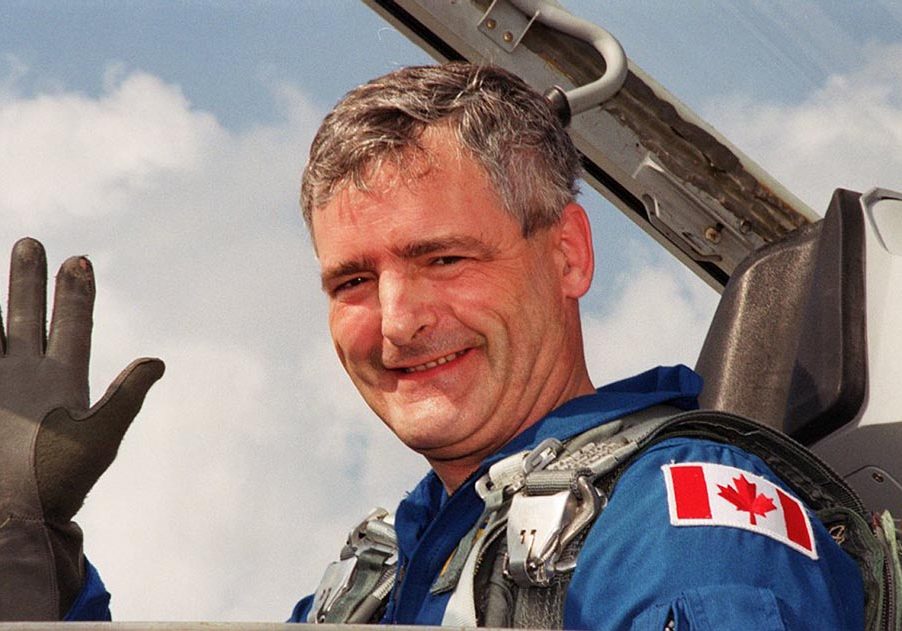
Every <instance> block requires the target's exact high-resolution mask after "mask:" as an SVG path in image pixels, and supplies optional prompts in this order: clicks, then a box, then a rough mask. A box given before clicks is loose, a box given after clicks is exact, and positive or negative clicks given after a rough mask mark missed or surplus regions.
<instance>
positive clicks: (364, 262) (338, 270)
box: [320, 256, 376, 290]
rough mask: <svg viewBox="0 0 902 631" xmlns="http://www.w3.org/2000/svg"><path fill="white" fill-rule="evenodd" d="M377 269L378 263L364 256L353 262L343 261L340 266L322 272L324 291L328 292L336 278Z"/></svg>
mask: <svg viewBox="0 0 902 631" xmlns="http://www.w3.org/2000/svg"><path fill="white" fill-rule="evenodd" d="M374 269H376V261H375V259H373V258H372V257H370V256H364V257H361V258H359V259H354V260H351V261H342V262H341V263H339V264H338V265H334V266H332V267H329V268H327V269H324V270H323V271H322V274H321V275H320V278H321V279H322V287H323V290H328V285H329V283H330V282H331V281H333V280H335V279H336V278H341V277H343V276H355V275H357V274H362V273H364V272H371V271H373V270H374Z"/></svg>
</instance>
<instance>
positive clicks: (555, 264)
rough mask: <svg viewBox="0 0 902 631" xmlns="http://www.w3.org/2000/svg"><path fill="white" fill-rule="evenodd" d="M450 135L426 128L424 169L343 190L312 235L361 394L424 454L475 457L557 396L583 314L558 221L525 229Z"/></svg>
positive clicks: (337, 339)
mask: <svg viewBox="0 0 902 631" xmlns="http://www.w3.org/2000/svg"><path fill="white" fill-rule="evenodd" d="M453 142H454V141H452V140H450V139H449V137H448V135H447V132H444V131H434V130H433V131H430V132H429V133H427V134H426V135H425V137H424V142H423V144H424V145H425V148H426V150H427V151H428V152H429V153H430V154H431V155H432V156H433V160H432V161H431V162H430V164H431V166H429V167H428V169H427V168H425V166H424V164H419V165H416V164H415V165H412V166H413V167H414V168H413V172H414V173H418V171H417V169H416V167H417V166H420V167H421V168H420V171H422V172H423V174H422V175H418V176H417V177H415V178H412V179H411V178H404V177H403V176H402V177H397V173H395V172H384V173H381V174H376V175H375V177H374V179H373V181H372V186H371V188H372V191H371V192H360V191H359V190H357V189H356V188H354V187H352V186H351V187H348V188H346V189H345V190H343V191H342V192H340V193H338V194H337V195H335V196H334V197H333V198H332V200H331V201H330V202H329V203H328V204H326V205H325V206H324V207H323V208H321V209H318V210H317V211H316V213H315V214H314V219H313V235H314V238H315V241H316V245H317V252H318V255H319V259H320V263H321V266H322V273H323V287H324V289H325V291H326V293H327V294H328V296H329V305H330V310H329V325H330V329H331V332H332V338H333V341H334V343H335V348H336V350H337V351H338V356H339V358H340V360H341V362H342V364H343V365H344V367H345V369H346V370H347V372H348V374H349V375H350V376H351V379H352V380H353V382H354V384H355V385H356V386H357V388H358V389H359V390H360V392H361V394H362V395H363V397H364V399H366V401H367V403H368V404H369V405H370V407H371V408H372V409H373V410H374V411H375V412H376V413H377V414H378V415H379V416H380V417H381V418H382V419H383V420H384V421H385V423H386V424H387V425H388V426H389V427H390V428H391V429H392V430H393V431H394V432H395V433H396V434H397V435H398V437H399V438H400V439H401V440H402V441H403V442H404V443H406V444H407V445H408V446H409V447H411V448H413V449H415V450H417V451H419V452H421V453H423V454H424V455H425V456H426V457H427V458H429V459H430V461H446V460H447V461H452V460H456V459H462V458H473V459H475V460H476V462H478V461H479V460H481V459H482V458H484V457H485V456H486V455H488V454H490V453H492V452H493V451H495V450H496V449H497V448H498V447H500V446H501V445H503V444H504V443H505V442H507V441H508V440H510V438H512V437H513V436H515V435H516V434H517V433H518V432H519V431H521V430H522V429H523V428H525V427H526V426H527V425H529V424H531V423H532V422H534V421H535V420H537V419H538V418H540V417H541V416H542V415H544V414H545V413H546V412H547V411H548V410H550V409H551V408H552V407H554V406H555V405H557V404H559V403H560V402H561V401H560V400H559V399H560V397H561V396H562V393H561V390H562V389H565V388H566V387H567V383H566V382H567V380H568V378H569V377H568V374H569V372H572V367H568V366H562V365H561V364H562V361H561V357H562V355H566V353H564V352H562V351H563V347H564V345H565V344H567V343H568V342H567V341H566V339H565V338H566V337H567V336H568V335H569V334H572V331H568V327H569V328H572V327H573V326H576V327H577V328H578V320H577V322H576V323H574V322H573V321H572V320H569V319H568V318H570V317H571V315H572V311H571V310H572V309H574V308H575V307H574V302H572V301H571V300H570V299H569V298H568V296H566V295H565V294H566V293H567V291H566V290H565V289H562V283H561V275H562V273H565V272H564V271H563V270H564V269H565V268H566V267H567V264H566V261H565V260H564V259H565V257H564V255H563V254H562V252H561V247H560V230H559V229H558V228H557V227H552V228H550V229H546V230H541V231H539V232H538V233H537V234H535V235H532V236H531V237H529V238H524V237H523V236H522V233H521V229H520V226H519V224H518V223H517V222H516V221H515V220H514V219H512V218H511V217H510V215H509V214H508V213H507V212H505V210H504V209H503V207H502V204H501V201H500V199H499V198H498V195H497V194H496V193H495V192H494V191H493V189H492V187H491V185H490V182H489V180H488V178H487V176H486V175H485V174H484V172H483V170H482V169H481V168H480V167H479V166H477V164H476V163H475V162H473V161H472V160H470V159H469V158H468V157H463V156H462V155H461V152H460V151H459V150H457V148H456V147H455V146H454V145H453V144H451V143H453ZM568 371H569V372H568ZM571 396H572V395H571ZM433 466H435V463H434V462H433Z"/></svg>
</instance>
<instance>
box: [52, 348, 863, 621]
mask: <svg viewBox="0 0 902 631" xmlns="http://www.w3.org/2000/svg"><path fill="white" fill-rule="evenodd" d="M700 387H701V379H700V378H699V377H698V375H696V374H695V373H694V372H692V371H691V370H690V369H688V368H686V367H684V366H677V367H673V368H657V369H654V370H651V371H648V372H645V373H642V374H640V375H637V376H636V377H632V378H630V379H625V380H623V381H619V382H616V383H613V384H611V385H608V386H605V387H603V388H600V389H599V390H598V392H597V393H596V394H593V395H589V396H584V397H580V398H578V399H574V400H572V401H569V402H568V403H566V404H564V405H563V406H561V407H560V408H558V409H556V410H554V411H552V412H551V413H550V414H549V415H548V416H546V417H545V418H544V419H542V420H541V421H539V422H538V423H536V424H535V425H533V426H532V427H530V428H528V429H527V430H526V431H524V432H523V433H521V434H519V435H518V436H517V437H515V438H514V439H513V440H512V441H511V442H510V443H509V444H507V445H506V446H505V447H504V448H503V449H502V450H501V451H500V452H498V453H497V454H495V455H493V456H492V457H490V458H488V459H487V460H486V461H485V462H484V463H483V465H482V467H481V468H480V470H479V471H478V472H477V473H476V474H475V475H473V476H471V477H470V478H469V479H468V480H467V482H465V483H464V484H463V485H462V486H461V487H460V488H459V489H458V490H457V491H456V492H455V493H454V494H453V495H452V496H450V497H449V496H448V495H447V494H446V493H445V490H444V488H443V486H442V484H441V481H440V480H439V479H438V477H437V476H436V475H435V474H434V473H432V472H430V473H429V474H428V475H427V476H426V477H425V478H424V479H423V480H422V481H421V482H420V484H419V485H418V486H417V487H416V488H415V489H414V490H413V491H412V492H411V493H410V495H409V496H407V497H406V498H405V499H404V500H403V501H402V502H401V504H400V506H399V507H398V510H397V513H396V516H395V528H396V531H397V533H398V541H399V546H400V552H399V567H401V568H403V578H402V580H401V581H400V583H399V584H398V585H397V586H396V587H395V591H394V593H393V594H392V598H391V601H390V603H389V606H388V609H387V611H386V613H385V616H384V617H383V620H382V622H384V623H387V624H423V625H438V624H440V623H441V620H442V616H443V614H444V610H445V606H446V605H447V603H448V599H449V596H450V595H449V594H448V593H444V594H440V595H433V594H432V593H430V588H431V586H432V584H433V582H434V581H435V579H436V578H437V577H438V575H439V573H440V572H441V569H442V567H443V565H444V564H445V562H446V560H447V559H448V558H449V557H450V556H451V554H452V553H453V551H454V549H455V547H456V546H457V544H458V542H459V541H460V540H461V538H462V537H463V536H464V535H465V534H466V533H467V532H468V531H469V530H470V528H471V527H472V526H473V524H474V523H475V521H476V520H477V518H478V517H479V515H480V514H481V512H482V502H481V500H480V499H479V497H478V496H477V494H476V492H475V490H474V483H475V480H476V479H478V477H479V476H480V475H482V474H483V473H484V472H485V471H486V470H487V469H488V466H490V465H491V464H492V463H494V462H497V461H498V460H500V459H502V458H504V457H506V456H508V455H511V454H513V453H517V452H520V451H523V450H526V449H529V448H531V447H534V446H536V445H537V444H538V443H540V442H541V441H542V440H544V439H546V438H549V437H555V438H558V439H560V440H565V439H567V438H571V437H573V436H576V435H579V434H581V433H583V432H585V431H586V430H588V429H590V428H591V427H594V426H596V425H599V424H602V423H605V422H609V421H612V420H615V419H617V418H620V417H623V416H625V415H627V414H630V413H633V412H636V411H638V410H641V409H644V408H647V407H650V406H652V405H657V404H661V403H667V404H670V405H674V406H677V407H680V408H683V409H690V408H693V407H695V406H696V397H697V396H698V392H699V390H700ZM679 462H712V463H719V464H724V465H730V466H733V467H736V468H739V469H743V470H745V471H748V472H749V473H751V474H755V475H758V476H761V477H764V478H766V479H768V480H770V481H771V482H774V483H777V484H779V485H781V486H783V487H784V488H785V485H783V484H782V483H781V482H780V481H779V479H778V478H777V477H776V476H775V475H774V474H773V473H772V472H771V471H770V469H769V468H768V467H767V466H766V465H765V464H764V463H763V462H762V461H761V459H759V458H757V457H756V456H753V455H750V454H748V453H746V452H744V451H742V450H740V449H737V448H735V447H732V446H729V445H723V444H719V443H714V442H710V441H703V440H694V439H685V438H676V439H669V440H666V441H663V442H662V443H660V444H658V445H655V446H654V447H651V448H649V449H647V450H646V451H644V452H643V453H642V454H641V455H640V456H639V457H638V458H637V459H636V460H635V461H634V462H633V464H632V465H631V466H630V467H629V468H628V469H627V470H626V471H625V472H624V473H623V475H622V477H621V479H620V481H619V482H618V484H617V486H616V488H615V489H614V491H613V493H612V494H611V497H610V499H609V502H608V505H607V507H606V508H605V510H604V512H603V513H602V514H601V516H600V517H599V518H598V519H597V520H596V522H595V524H594V525H593V526H592V528H591V531H590V533H589V535H588V537H587V538H586V542H585V544H584V546H583V548H582V551H581V553H580V556H579V560H578V563H577V567H576V570H575V572H574V575H573V578H572V580H571V582H570V585H569V588H568V590H567V598H566V602H565V607H564V627H565V628H568V629H633V630H635V631H639V630H645V629H649V630H654V631H659V630H660V629H663V628H664V626H665V624H666V623H667V621H668V619H670V618H673V619H674V620H675V622H676V628H677V629H680V630H685V629H692V630H694V631H700V630H709V629H710V630H714V629H718V630H727V631H729V630H730V629H742V630H746V629H818V630H819V631H822V630H824V629H860V628H862V627H863V625H864V612H863V608H864V593H863V587H862V581H861V576H860V573H859V570H858V567H857V565H856V564H855V562H854V561H853V560H852V559H851V558H850V557H848V555H846V554H845V553H844V552H843V551H842V550H840V549H839V547H838V546H837V545H836V544H835V543H834V542H833V540H832V539H831V538H830V536H829V534H828V533H827V532H826V530H825V529H824V527H823V526H822V525H821V524H820V522H819V521H817V520H816V519H814V518H812V520H811V521H812V526H813V530H814V536H815V542H816V546H817V549H818V554H819V556H818V559H817V560H813V559H811V558H809V557H807V556H805V555H803V554H801V553H800V552H798V551H796V550H794V549H792V548H790V547H789V546H788V545H786V544H785V543H782V542H780V541H777V540H775V539H773V538H770V537H768V536H766V535H763V534H760V533H756V532H751V531H749V530H743V529H739V528H732V527H725V526H709V525H703V526H692V527H675V526H671V525H670V520H669V514H668V500H667V493H666V490H665V483H664V476H663V475H662V470H661V467H662V466H663V465H665V464H672V463H679ZM105 594H106V592H105V590H104V589H103V585H102V583H100V579H99V577H98V576H97V575H96V573H89V574H88V580H87V581H86V585H85V589H84V590H83V592H82V594H81V596H80V597H79V602H77V603H76V606H75V607H73V609H72V611H70V614H69V616H68V617H67V619H72V620H77V619H89V617H90V616H91V615H93V616H96V612H90V611H89V610H90V607H85V608H84V610H80V609H79V603H95V606H96V603H97V602H98V601H102V599H103V596H104V595H105ZM311 604H312V597H310V596H308V597H307V598H305V599H303V600H302V601H300V602H299V603H298V604H297V606H296V607H295V609H294V611H293V613H292V616H291V620H292V621H295V622H303V621H305V620H306V617H307V612H308V611H309V608H310V605H311ZM82 613H84V614H85V615H86V616H89V617H82V615H81V614H82ZM93 619H97V617H94V618H93Z"/></svg>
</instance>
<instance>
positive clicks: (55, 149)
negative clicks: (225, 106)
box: [0, 64, 222, 229]
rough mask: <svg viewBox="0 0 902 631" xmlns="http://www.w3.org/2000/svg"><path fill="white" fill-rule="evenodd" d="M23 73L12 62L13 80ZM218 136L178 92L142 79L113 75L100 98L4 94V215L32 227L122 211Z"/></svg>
mask: <svg viewBox="0 0 902 631" xmlns="http://www.w3.org/2000/svg"><path fill="white" fill-rule="evenodd" d="M23 72H24V70H23V68H22V67H21V65H17V64H13V65H12V69H11V70H10V77H11V79H10V81H15V80H16V79H17V78H20V77H21V76H23ZM6 92H9V91H8V90H7V91H6ZM221 132H222V130H221V129H219V128H218V127H217V124H216V121H215V119H214V118H213V117H212V116H210V115H208V114H204V113H202V112H197V111H192V110H191V109H190V108H189V106H188V103H187V101H186V100H185V97H184V96H183V95H182V94H181V92H180V91H179V90H178V88H176V87H174V86H171V85H167V84H165V83H164V82H162V81H161V80H160V79H158V78H157V77H154V76H151V75H148V74H145V73H132V74H129V75H125V76H123V77H122V78H121V80H117V79H114V78H111V79H109V80H108V81H107V82H106V92H105V93H104V94H103V95H102V96H101V97H100V98H96V99H95V98H90V97H87V96H84V95H81V94H77V93H71V92H68V93H59V94H41V95H38V96H36V97H34V98H26V99H21V98H13V97H10V96H7V97H6V98H3V99H2V100H0V138H2V139H3V140H2V150H0V172H2V173H3V177H4V183H5V185H4V186H3V187H2V189H0V213H2V214H3V216H4V218H7V220H8V219H11V218H17V219H19V221H21V222H22V223H23V224H24V223H25V221H24V220H26V219H27V225H28V226H30V227H31V228H32V229H34V228H36V227H44V226H46V225H59V224H60V223H61V222H64V221H67V220H69V218H70V216H72V215H74V216H86V215H103V214H107V213H110V212H114V211H120V212H121V211H122V210H123V209H124V208H126V207H127V204H128V203H129V202H131V201H132V200H131V196H132V195H135V194H139V193H140V192H145V191H147V190H148V189H149V188H150V187H151V186H152V185H153V178H154V177H157V176H159V175H161V174H165V173H167V172H185V171H190V170H192V169H195V168H197V167H198V165H199V163H200V160H201V157H202V156H204V155H206V154H207V153H208V151H209V146H210V145H211V144H212V143H214V142H215V141H216V136H217V135H218V134H221ZM10 183H13V184H12V185H10Z"/></svg>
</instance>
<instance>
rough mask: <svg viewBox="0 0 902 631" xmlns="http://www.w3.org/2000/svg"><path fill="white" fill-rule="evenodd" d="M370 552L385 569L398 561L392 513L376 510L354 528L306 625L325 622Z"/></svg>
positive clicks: (328, 572) (321, 587)
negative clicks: (359, 562)
mask: <svg viewBox="0 0 902 631" xmlns="http://www.w3.org/2000/svg"><path fill="white" fill-rule="evenodd" d="M368 553H378V555H379V557H377V558H383V559H384V560H383V565H384V566H392V565H394V564H395V563H396V562H397V553H398V543H397V535H396V534H395V529H394V526H393V525H392V523H391V514H390V513H389V512H388V511H387V510H385V509H384V508H376V509H373V511H372V512H370V514H369V515H367V516H366V518H365V519H364V520H363V521H361V522H360V523H359V524H357V525H356V526H355V527H354V528H352V529H351V532H349V533H348V539H347V543H346V544H345V546H344V548H342V550H341V555H340V557H339V560H338V561H334V562H332V563H330V564H329V565H328V567H327V568H326V571H325V573H324V574H323V578H322V580H320V583H319V586H318V587H317V588H316V592H315V593H314V595H313V605H312V606H311V607H310V613H309V614H308V615H307V622H323V621H325V619H326V616H327V615H328V613H329V611H330V610H331V609H332V607H333V606H335V603H336V602H338V600H339V599H340V598H341V597H342V596H344V595H345V594H346V593H347V592H348V590H349V589H350V588H351V586H352V585H353V583H354V580H355V574H356V570H357V565H358V560H359V559H360V557H361V556H363V555H364V554H368Z"/></svg>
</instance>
